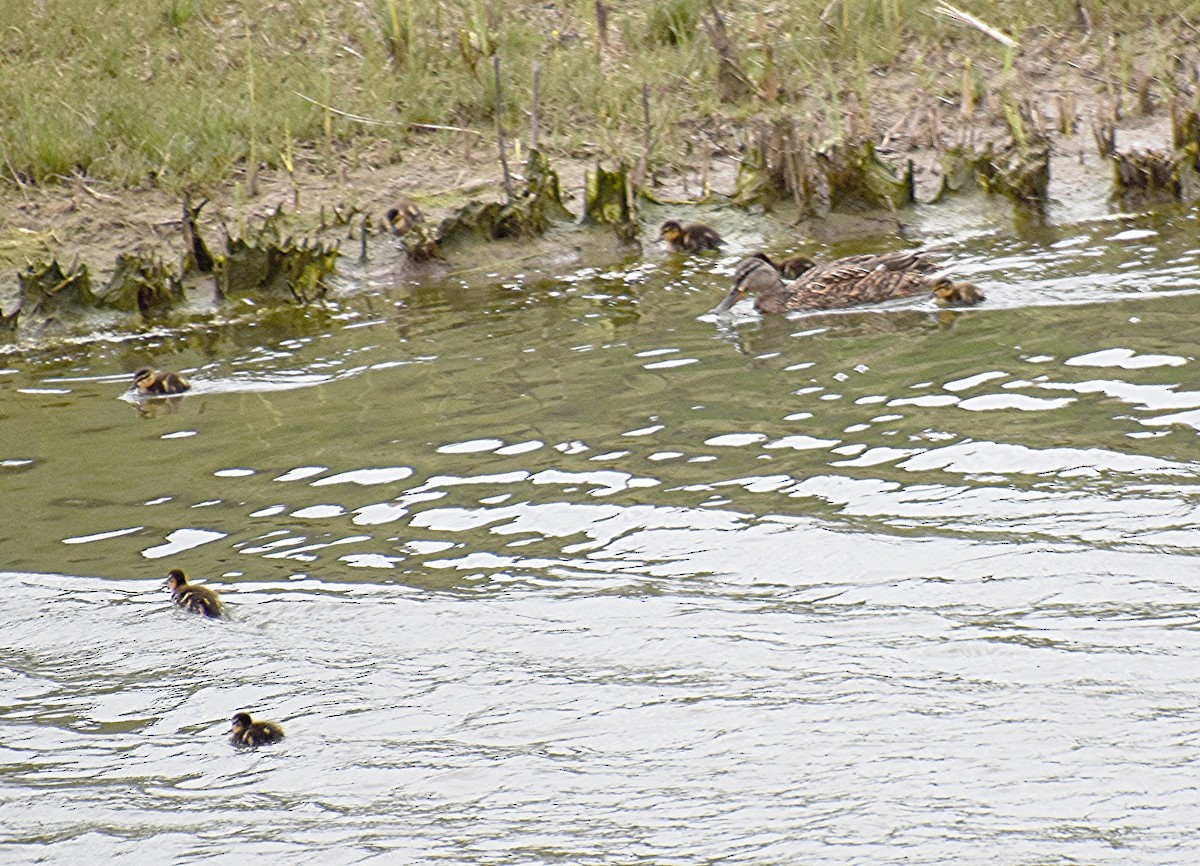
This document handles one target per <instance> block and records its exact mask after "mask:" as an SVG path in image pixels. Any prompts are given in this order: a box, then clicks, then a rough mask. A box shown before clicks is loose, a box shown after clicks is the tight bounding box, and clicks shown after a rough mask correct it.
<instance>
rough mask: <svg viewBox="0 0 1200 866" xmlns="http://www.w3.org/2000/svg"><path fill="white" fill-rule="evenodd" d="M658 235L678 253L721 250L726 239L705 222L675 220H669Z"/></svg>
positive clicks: (669, 247) (668, 246)
mask: <svg viewBox="0 0 1200 866" xmlns="http://www.w3.org/2000/svg"><path fill="white" fill-rule="evenodd" d="M658 236H659V238H661V239H662V240H664V241H666V242H667V248H668V249H670V250H672V251H674V252H677V253H702V252H704V251H705V250H719V249H721V244H723V243H725V241H724V239H723V238H722V237H721V236H720V235H719V234H717V230H716V229H714V228H713V227H712V226H706V225H704V223H692V224H691V225H686V226H684V225H680V224H679V223H678V222H676V221H675V220H667V221H666V222H665V223H663V224H662V228H660V229H659V231H658Z"/></svg>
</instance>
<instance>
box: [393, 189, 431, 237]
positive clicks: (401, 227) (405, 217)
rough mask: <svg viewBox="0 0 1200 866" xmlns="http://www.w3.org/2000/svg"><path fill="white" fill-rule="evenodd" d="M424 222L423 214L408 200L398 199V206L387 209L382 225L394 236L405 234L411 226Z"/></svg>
mask: <svg viewBox="0 0 1200 866" xmlns="http://www.w3.org/2000/svg"><path fill="white" fill-rule="evenodd" d="M424 221H425V214H423V213H421V209H420V208H419V207H417V206H416V205H415V204H413V203H412V202H411V201H409V200H408V199H406V198H405V199H400V201H399V203H398V206H397V207H394V208H389V209H388V212H387V213H386V214H385V215H384V225H385V226H386V227H387V230H388V231H389V232H391V233H392V234H394V235H403V234H407V233H408V232H409V231H410V230H411V229H412V228H413V226H415V225H416V224H417V223H419V222H424Z"/></svg>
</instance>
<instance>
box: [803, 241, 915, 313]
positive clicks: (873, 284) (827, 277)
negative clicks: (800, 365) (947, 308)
mask: <svg viewBox="0 0 1200 866" xmlns="http://www.w3.org/2000/svg"><path fill="white" fill-rule="evenodd" d="M936 269H937V266H936V265H934V264H933V263H932V262H930V261H929V260H927V259H924V258H922V257H921V256H920V254H918V253H914V252H900V253H887V254H884V255H861V256H849V257H847V258H844V259H837V260H835V261H832V262H826V263H825V264H822V265H817V266H816V267H814V268H812V269H811V270H809V271H807V272H806V273H803V274H801V275H800V277H799V278H798V279H796V280H794V281H793V282H792V283H790V284H789V285H788V286H787V292H788V298H787V301H786V302H785V308H786V309H788V310H832V309H837V308H839V307H854V306H858V305H859V304H877V303H880V302H881V301H887V300H891V299H892V298H905V297H908V296H909V295H915V294H919V293H920V292H925V291H929V289H930V288H931V286H932V284H933V281H932V280H931V279H930V277H928V276H927V274H928V273H930V272H931V271H933V270H936Z"/></svg>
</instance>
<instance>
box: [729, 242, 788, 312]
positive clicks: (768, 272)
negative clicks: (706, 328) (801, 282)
mask: <svg viewBox="0 0 1200 866" xmlns="http://www.w3.org/2000/svg"><path fill="white" fill-rule="evenodd" d="M782 288H783V280H781V279H780V278H779V271H777V270H775V267H774V265H772V264H771V260H770V259H768V258H767V257H766V256H764V255H762V254H761V253H760V254H759V255H754V256H751V257H750V258H748V259H742V261H741V262H739V263H738V266H737V270H735V271H734V272H733V288H732V289H730V290H729V294H728V295H726V296H725V299H724V300H723V301H721V303H719V304H717V306H716V309H714V310H713V312H714V313H716V314H718V315H720V314H721V313H724V312H725V311H727V310H728V309H729V308H730V307H732V306H733V305H734V304H736V303H737V302H738V301H740V300H741V299H742V298H744V297H746V295H748V294H752V293H754V292H772V291H779V290H781V289H782Z"/></svg>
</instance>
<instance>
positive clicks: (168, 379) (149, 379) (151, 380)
mask: <svg viewBox="0 0 1200 866" xmlns="http://www.w3.org/2000/svg"><path fill="white" fill-rule="evenodd" d="M133 385H134V387H135V388H137V392H138V394H139V396H143V397H152V396H155V397H156V396H161V395H163V394H182V393H183V392H184V391H186V390H188V389H189V388H191V387H192V383H191V382H189V381H188V380H187V379H185V378H184V377H183V376H180V375H179V374H178V373H172V372H171V371H170V370H152V369H150V368H149V367H139V368H138V370H137V371H136V372H135V373H134V374H133Z"/></svg>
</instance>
